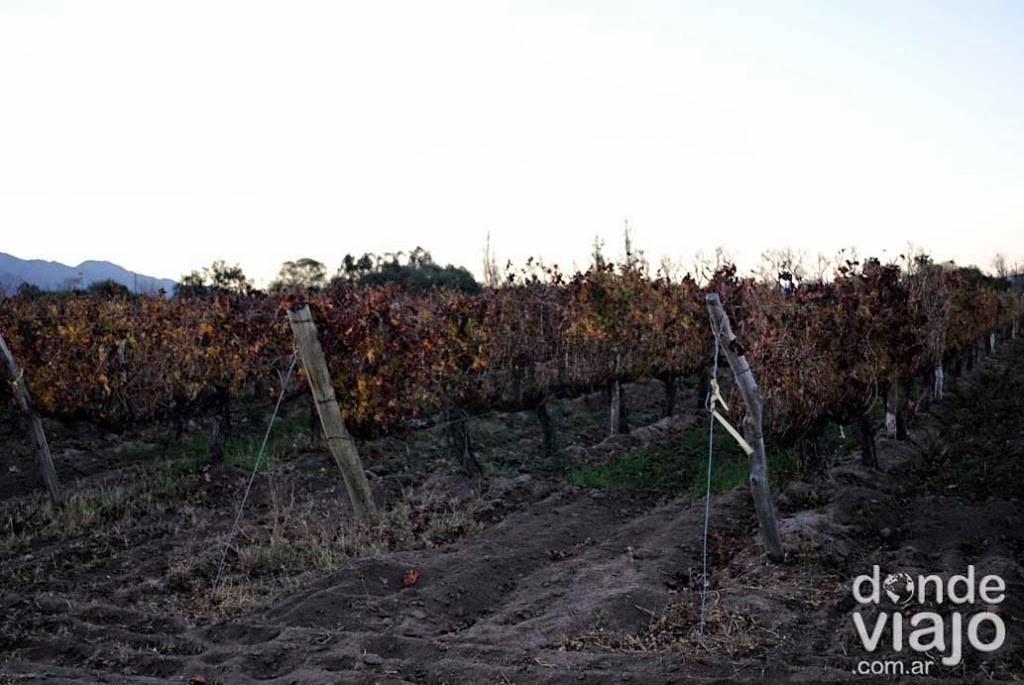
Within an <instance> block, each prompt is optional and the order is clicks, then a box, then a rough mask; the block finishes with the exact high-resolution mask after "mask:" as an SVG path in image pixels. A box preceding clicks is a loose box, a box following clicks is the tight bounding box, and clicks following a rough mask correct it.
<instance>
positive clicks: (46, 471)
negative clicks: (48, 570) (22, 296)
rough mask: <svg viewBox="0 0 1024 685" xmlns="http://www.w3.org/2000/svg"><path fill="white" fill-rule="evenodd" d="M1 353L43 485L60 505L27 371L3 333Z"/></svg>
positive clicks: (57, 482) (58, 492)
mask: <svg viewBox="0 0 1024 685" xmlns="http://www.w3.org/2000/svg"><path fill="white" fill-rule="evenodd" d="M0 352H2V353H3V355H4V359H5V360H6V362H7V364H6V366H7V373H8V375H9V376H10V383H11V391H12V394H13V395H14V401H15V402H16V403H17V405H18V409H20V410H21V413H22V415H23V416H24V417H25V421H26V423H27V424H28V430H29V434H30V435H31V437H32V447H33V449H34V450H35V453H36V459H38V460H39V472H40V473H41V474H42V476H43V483H45V484H46V492H47V494H48V495H49V496H50V502H52V503H53V504H54V505H59V504H60V503H61V502H62V501H63V500H64V495H63V493H62V492H61V490H60V481H59V480H57V470H56V469H55V468H54V467H53V457H51V456H50V445H49V443H47V442H46V433H45V432H43V422H42V421H40V420H39V415H38V414H36V410H35V408H33V406H32V397H31V395H29V394H28V386H27V385H25V371H24V369H21V368H19V367H18V363H17V362H16V361H15V360H14V355H13V354H11V350H10V348H8V347H7V342H6V341H5V340H4V336H3V333H0Z"/></svg>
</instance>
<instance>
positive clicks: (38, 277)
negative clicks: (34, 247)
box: [0, 252, 175, 295]
mask: <svg viewBox="0 0 1024 685" xmlns="http://www.w3.org/2000/svg"><path fill="white" fill-rule="evenodd" d="M106 280H111V281H114V282H116V283H120V284H121V285H123V286H125V287H126V288H128V289H129V290H130V291H131V292H133V293H148V294H152V295H155V294H157V293H158V292H159V291H160V289H161V288H162V289H163V290H164V291H165V292H166V293H167V294H168V295H170V294H171V293H173V292H174V286H175V282H174V281H172V280H170V279H167V278H155V277H153V276H146V275H144V274H139V273H135V272H134V271H129V270H128V269H125V268H124V267H123V266H118V265H117V264H113V263H111V262H103V261H96V260H92V259H90V260H88V261H84V262H82V263H81V264H79V265H78V266H68V265H66V264H61V263H60V262H49V261H46V260H43V259H19V258H18V257H15V256H14V255H10V254H7V253H6V252H0V292H3V293H6V294H8V295H13V294H14V293H15V292H17V290H18V286H20V285H21V284H22V283H28V284H30V285H34V286H37V287H39V288H42V289H43V290H71V289H73V288H88V287H89V285H91V284H92V283H96V282H97V281H106Z"/></svg>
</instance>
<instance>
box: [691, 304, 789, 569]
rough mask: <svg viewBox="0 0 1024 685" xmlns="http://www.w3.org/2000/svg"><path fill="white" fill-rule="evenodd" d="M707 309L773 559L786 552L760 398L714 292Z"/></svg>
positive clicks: (782, 556)
mask: <svg viewBox="0 0 1024 685" xmlns="http://www.w3.org/2000/svg"><path fill="white" fill-rule="evenodd" d="M706 300H707V305H708V313H709V314H710V315H711V325H712V326H713V327H714V330H715V331H718V333H719V343H720V345H721V347H722V349H724V350H725V356H726V359H728V360H729V368H731V369H732V373H733V375H734V376H735V377H736V385H737V386H738V387H739V390H740V394H741V395H742V396H743V403H744V405H746V408H747V415H746V417H745V418H744V421H743V433H744V437H746V439H747V442H749V443H750V446H751V447H753V448H754V451H753V452H751V454H750V492H751V494H752V495H753V497H754V509H755V510H756V511H757V520H758V522H759V523H760V525H761V535H762V536H763V537H764V542H765V545H766V546H767V547H768V556H769V557H771V559H772V560H773V561H782V560H783V559H785V556H786V552H785V550H784V549H783V548H782V537H781V536H780V535H779V524H778V521H777V520H776V517H775V504H774V503H773V502H772V494H771V489H770V488H769V485H768V463H767V460H766V459H765V454H764V433H763V432H762V429H761V410H762V406H763V400H762V399H761V391H760V390H758V388H757V381H756V380H755V379H754V373H753V372H752V371H751V370H750V364H749V363H748V362H747V358H746V355H745V354H743V352H742V350H741V349H738V348H737V346H736V345H735V342H736V336H735V335H734V334H733V332H732V326H730V325H729V317H728V316H726V314H725V310H724V309H723V308H722V302H721V300H720V299H719V298H718V293H711V294H709V295H708V296H707V298H706Z"/></svg>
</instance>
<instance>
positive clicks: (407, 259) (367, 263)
mask: <svg viewBox="0 0 1024 685" xmlns="http://www.w3.org/2000/svg"><path fill="white" fill-rule="evenodd" d="M331 282H332V283H334V284H337V283H351V284H353V285H356V286H375V285H386V284H392V283H393V284H396V285H398V286H400V287H401V288H402V289H403V290H405V291H406V292H410V293H426V292H428V291H430V290H434V289H438V290H456V291H461V292H465V293H477V292H480V284H479V283H477V282H476V279H475V278H473V274H471V273H470V272H469V270H467V269H466V268H465V267H461V266H453V265H451V264H449V265H447V266H441V265H439V264H436V263H435V262H434V258H433V257H432V256H431V254H430V252H428V251H426V250H424V249H423V248H422V247H417V248H416V249H414V250H413V251H412V252H410V253H408V255H406V253H404V252H388V253H385V254H383V255H376V254H373V253H370V252H368V253H366V254H364V255H363V256H362V257H359V258H356V257H353V256H352V255H350V254H349V255H345V257H344V259H342V262H341V268H340V269H338V273H337V275H336V276H335V277H334V278H333V279H331Z"/></svg>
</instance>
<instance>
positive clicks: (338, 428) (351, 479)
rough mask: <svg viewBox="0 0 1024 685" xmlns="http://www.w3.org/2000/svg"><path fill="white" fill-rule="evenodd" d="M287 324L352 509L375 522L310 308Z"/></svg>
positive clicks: (374, 509)
mask: <svg viewBox="0 0 1024 685" xmlns="http://www.w3.org/2000/svg"><path fill="white" fill-rule="evenodd" d="M288 321H289V322H290V323H291V326H292V332H293V333H294V334H295V341H296V343H297V344H298V346H299V355H300V356H301V357H302V365H303V367H305V369H306V376H307V377H308V378H309V387H310V389H311V390H312V391H313V399H314V400H315V401H316V411H317V413H318V414H319V415H320V424H321V425H322V426H323V429H324V436H325V437H326V438H327V446H328V447H329V448H330V450H331V454H332V455H333V456H334V461H335V462H336V463H337V464H338V468H339V469H341V475H342V477H343V478H344V479H345V487H346V488H347V489H348V496H349V498H350V499H351V500H352V508H353V509H354V510H355V513H356V517H358V518H360V519H363V520H365V521H372V520H374V519H375V518H376V517H377V507H376V505H375V504H374V503H373V496H372V495H371V494H370V484H369V483H368V482H367V480H366V472H365V471H364V470H363V462H362V460H360V459H359V452H358V450H356V444H355V441H354V440H353V439H352V435H351V434H350V433H349V432H348V429H347V428H345V422H344V421H343V420H342V418H341V409H340V408H339V407H338V400H337V398H336V397H335V395H334V386H333V385H332V383H331V375H330V373H329V372H328V370H327V361H326V360H325V359H324V350H323V348H322V347H321V346H320V341H319V340H318V339H317V336H316V325H315V324H314V323H313V316H312V314H311V313H310V311H309V305H308V304H307V305H303V306H302V307H301V308H300V309H297V310H291V311H289V312H288Z"/></svg>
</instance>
